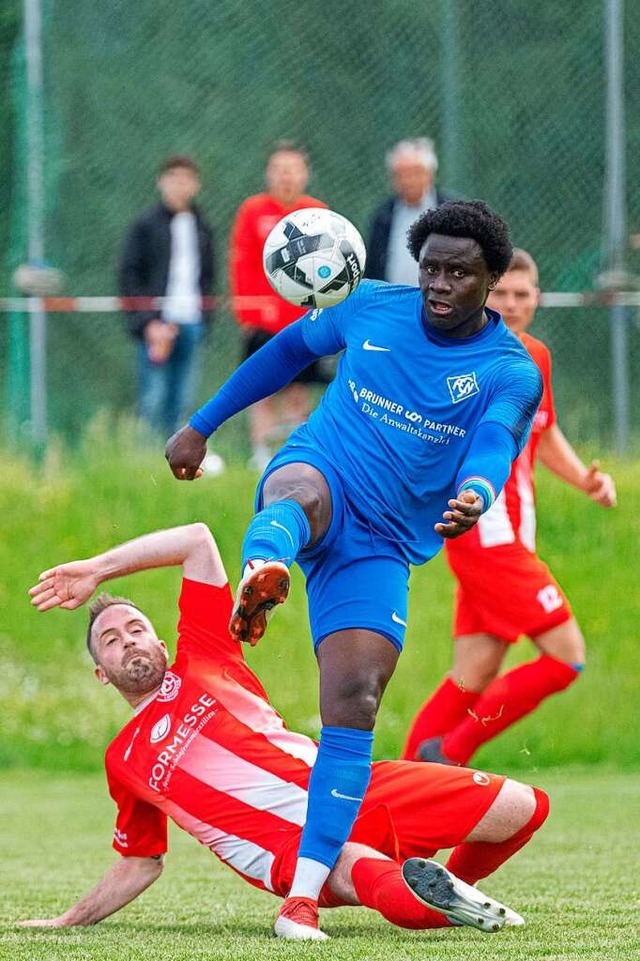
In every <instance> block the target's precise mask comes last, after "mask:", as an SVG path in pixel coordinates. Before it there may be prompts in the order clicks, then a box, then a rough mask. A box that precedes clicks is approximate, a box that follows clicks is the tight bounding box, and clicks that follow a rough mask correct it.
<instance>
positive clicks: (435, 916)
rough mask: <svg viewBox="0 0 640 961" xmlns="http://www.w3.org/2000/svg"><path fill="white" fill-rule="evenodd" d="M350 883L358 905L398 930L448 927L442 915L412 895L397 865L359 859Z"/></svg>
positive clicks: (370, 859)
mask: <svg viewBox="0 0 640 961" xmlns="http://www.w3.org/2000/svg"><path fill="white" fill-rule="evenodd" d="M351 880H352V881H353V886H354V888H355V891H356V895H357V898H358V900H359V901H360V903H361V904H364V905H365V907H367V908H373V909H374V911H379V912H380V914H381V915H382V917H383V918H386V919H387V921H390V922H391V924H395V925H397V926H398V927H399V928H415V929H418V930H419V929H424V928H448V927H450V922H449V921H448V920H447V918H445V916H444V914H440V913H439V912H438V911H432V910H431V908H427V907H425V905H424V904H421V903H420V901H418V899H417V898H416V897H415V896H414V895H413V894H412V893H411V891H410V890H409V888H408V887H407V885H406V884H405V882H404V881H403V879H402V873H401V871H400V865H399V864H397V862H396V861H387V860H384V861H383V860H381V859H380V858H360V859H359V860H358V861H356V863H355V864H354V865H353V867H352V869H351Z"/></svg>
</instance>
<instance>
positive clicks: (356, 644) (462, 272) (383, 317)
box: [167, 201, 542, 938]
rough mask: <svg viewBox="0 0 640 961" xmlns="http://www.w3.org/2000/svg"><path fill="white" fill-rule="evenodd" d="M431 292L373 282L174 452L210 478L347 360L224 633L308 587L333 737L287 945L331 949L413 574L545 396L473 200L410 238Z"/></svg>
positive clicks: (281, 493) (288, 915) (280, 488)
mask: <svg viewBox="0 0 640 961" xmlns="http://www.w3.org/2000/svg"><path fill="white" fill-rule="evenodd" d="M408 238H409V240H408V243H409V249H410V251H411V253H412V254H413V256H414V257H415V259H416V260H417V261H418V263H419V284H420V289H416V288H414V287H395V286H390V285H388V284H384V283H378V282H373V281H363V282H362V283H361V284H360V286H359V287H358V288H357V290H356V291H355V292H354V293H353V294H352V295H351V296H350V297H349V298H348V299H347V300H346V301H344V302H343V303H342V304H340V305H338V306H336V307H332V308H330V309H325V310H313V311H311V312H309V313H308V314H306V315H305V316H304V317H303V318H301V320H299V321H297V322H296V323H295V324H292V325H291V326H290V327H288V328H287V329H286V330H284V331H282V332H281V333H280V334H278V335H277V336H276V337H275V338H274V339H273V340H272V341H271V342H270V343H269V344H268V345H267V346H265V347H264V348H263V349H262V350H260V351H258V352H257V353H256V354H254V356H253V357H251V358H250V359H249V360H247V361H246V362H245V363H244V364H243V365H242V366H241V367H239V368H238V370H237V371H236V372H235V373H234V374H233V375H232V376H231V377H230V378H229V380H228V381H227V382H226V383H225V384H223V386H222V387H221V388H220V390H219V391H218V393H217V394H216V395H215V396H214V397H213V398H212V399H211V400H210V401H209V402H208V403H207V404H206V405H205V406H204V407H203V408H202V409H201V410H199V411H198V412H197V413H196V414H195V415H194V416H193V417H192V418H191V420H190V422H189V425H187V426H185V427H183V428H182V429H181V430H180V431H178V432H177V434H174V435H173V437H172V438H170V439H169V442H168V444H167V459H168V461H169V464H170V466H171V469H172V471H173V473H174V475H175V476H176V477H177V478H178V479H181V480H192V479H194V478H196V477H198V476H199V475H200V473H201V470H200V464H201V463H202V460H203V459H204V457H205V454H206V438H207V437H209V436H210V435H211V434H212V433H213V432H214V431H215V430H216V429H217V428H218V427H219V426H220V424H221V423H223V421H225V420H226V419H227V418H228V417H230V416H232V415H233V414H234V413H237V412H238V411H239V410H242V409H243V408H245V407H247V406H249V405H250V404H252V403H254V402H255V401H256V400H258V399H260V398H261V397H265V396H267V395H269V394H271V393H274V392H275V391H277V390H280V389H281V388H282V387H283V386H284V385H285V384H287V383H288V382H289V381H290V380H291V378H292V377H293V376H294V375H295V374H296V372H297V371H299V370H301V369H303V368H304V367H306V366H307V365H308V364H309V363H311V361H313V360H316V359H317V358H318V357H321V356H323V355H326V354H333V353H336V352H337V351H340V350H343V351H344V353H343V354H342V357H341V359H340V362H339V365H338V372H337V375H336V378H335V380H334V381H333V383H332V384H331V385H330V386H329V388H328V389H327V391H326V393H325V395H324V398H323V400H322V403H321V404H320V406H319V407H318V409H317V410H316V411H315V412H314V413H313V414H312V415H311V417H310V418H309V420H308V422H307V423H306V424H305V425H303V426H302V427H300V428H298V429H297V430H296V431H294V433H293V434H292V435H291V436H290V437H289V439H288V441H287V443H286V444H285V445H284V447H283V448H282V449H281V450H280V451H279V452H278V453H277V454H276V456H275V457H274V458H273V460H272V461H271V462H270V464H269V465H268V467H267V469H266V471H265V473H264V475H263V477H262V478H261V480H260V482H259V485H258V490H257V495H256V506H257V509H258V513H257V514H256V515H255V516H254V518H253V520H252V522H251V524H250V525H249V528H248V530H247V533H246V536H245V539H244V542H243V563H244V572H243V576H242V579H241V582H240V586H239V588H238V593H237V596H236V604H235V607H234V613H233V616H232V619H231V623H230V630H231V633H232V634H233V635H234V636H236V637H237V638H238V639H239V640H243V641H249V642H250V643H252V644H255V643H256V642H257V641H258V640H259V638H260V637H261V636H262V633H263V632H264V629H265V626H266V615H267V613H268V612H269V610H270V609H271V608H273V607H274V606H275V605H276V604H278V603H281V602H282V601H284V600H285V599H286V596H287V593H288V590H289V573H288V567H289V566H290V565H291V564H292V563H293V561H294V560H296V561H297V562H298V564H299V565H300V567H301V568H302V570H303V571H304V573H305V575H306V579H307V594H308V601H309V616H310V621H311V632H312V636H313V640H314V645H315V650H316V655H317V658H318V664H319V669H320V711H321V716H322V722H323V727H322V731H321V736H320V744H319V750H318V756H317V760H316V762H315V765H314V768H313V771H312V775H311V780H310V782H309V802H308V810H307V822H306V825H305V828H304V832H303V835H302V840H301V843H300V849H299V852H298V863H297V868H296V872H295V875H294V879H293V884H292V888H291V892H290V895H289V897H288V898H287V899H286V901H285V902H284V904H283V907H282V908H281V910H280V913H279V915H278V918H277V920H276V925H275V930H276V934H278V935H280V936H282V937H290V938H321V937H322V936H323V935H322V932H320V931H319V929H318V920H317V918H318V914H317V898H318V894H319V892H320V889H321V887H322V885H323V883H324V881H325V880H326V877H327V875H328V873H329V871H330V870H331V868H332V866H333V865H334V863H335V861H336V859H337V857H338V855H339V853H340V849H341V847H342V845H343V844H344V842H345V840H346V838H347V837H348V836H349V832H350V830H351V827H352V825H353V822H354V820H355V818H356V816H357V813H358V810H359V808H360V803H361V800H362V797H363V795H364V792H365V790H366V787H367V784H368V782H369V777H370V771H371V748H372V742H373V727H374V724H375V718H376V713H377V710H378V706H379V704H380V700H381V698H382V694H383V692H384V690H385V687H386V685H387V683H388V681H389V679H390V677H391V675H392V674H393V671H394V669H395V665H396V662H397V659H398V656H399V654H400V651H401V649H402V644H403V640H404V633H405V629H406V623H407V600H408V596H407V595H408V579H409V565H410V564H422V563H424V562H425V561H427V560H429V558H431V557H432V556H433V555H434V554H435V553H436V552H437V551H438V550H439V549H440V547H441V546H442V543H443V540H442V539H443V538H444V537H457V536H458V535H459V534H463V533H464V532H465V531H467V530H469V529H470V528H471V527H473V525H474V524H475V523H476V522H477V520H478V518H479V517H480V515H481V514H482V513H483V512H484V511H486V510H487V509H488V508H489V507H490V506H491V504H492V503H493V501H494V499H495V497H496V496H497V493H498V492H499V491H500V490H501V488H502V486H503V484H504V482H505V481H506V479H507V477H508V475H509V471H510V468H511V462H512V460H514V459H515V457H516V456H517V455H518V453H519V452H520V451H521V450H522V447H523V445H524V443H525V441H526V439H527V436H528V433H529V429H530V426H531V421H532V418H533V415H534V413H535V411H536V408H537V406H538V403H539V401H540V397H541V392H542V386H541V378H540V374H539V373H538V370H537V368H536V366H535V364H534V363H533V361H532V360H531V358H530V356H529V354H528V352H527V351H526V350H525V348H524V347H522V345H521V344H520V342H519V341H518V340H517V338H516V337H514V336H513V334H511V333H510V332H509V331H508V330H507V328H506V327H505V325H504V324H503V322H502V320H501V318H500V315H499V314H497V313H496V312H495V311H492V310H489V309H488V308H486V307H485V302H486V299H487V296H488V294H489V291H490V290H492V289H493V287H494V286H495V284H496V283H497V282H498V280H499V278H500V276H501V275H502V274H503V273H504V271H505V270H506V268H507V267H508V265H509V261H510V259H511V253H512V247H511V243H510V241H509V235H508V228H507V225H506V223H505V222H504V221H503V220H502V218H500V217H498V216H497V215H496V214H494V213H492V212H491V211H490V210H489V208H488V207H487V206H486V205H485V204H484V203H482V202H480V201H455V202H451V203H446V204H443V205H442V206H441V207H439V208H437V209H436V210H430V211H428V212H427V213H425V214H423V215H422V216H421V217H420V218H419V219H418V220H417V221H416V222H415V224H414V225H413V226H412V228H411V230H410V231H409V235H408Z"/></svg>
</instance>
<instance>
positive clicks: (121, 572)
mask: <svg viewBox="0 0 640 961" xmlns="http://www.w3.org/2000/svg"><path fill="white" fill-rule="evenodd" d="M173 566H179V567H182V571H183V574H184V576H185V577H188V578H190V579H191V580H194V581H201V582H202V583H205V584H213V585H215V586H217V587H222V586H223V585H224V584H226V582H227V576H226V573H225V569H224V565H223V563H222V558H221V557H220V553H219V551H218V547H217V544H216V542H215V540H214V538H213V535H212V533H211V531H210V530H209V528H208V527H207V526H206V524H187V525H185V526H183V527H171V528H169V529H168V530H165V531H154V532H153V533H152V534H144V535H143V536H142V537H136V538H135V539H134V540H132V541H127V542H126V543H125V544H120V545H119V546H118V547H114V548H112V549H111V550H109V551H105V552H104V553H103V554H96V556H95V557H89V558H86V559H85V560H80V561H71V562H69V563H68V564H60V565H59V566H57V567H51V568H49V570H47V571H43V572H42V574H40V577H39V579H38V583H37V584H35V585H34V586H33V587H32V588H31V590H30V591H29V594H30V596H31V603H32V604H33V606H34V607H37V608H38V610H39V611H48V610H51V608H53V607H62V608H64V609H65V610H70V611H72V610H75V608H77V607H80V605H81V604H84V603H85V601H87V600H89V598H90V597H91V595H92V594H93V593H94V591H95V590H96V589H97V587H98V586H99V585H100V584H102V583H103V582H104V581H108V580H111V579H112V578H114V577H124V576H125V575H126V574H133V573H135V572H136V571H145V570H150V569H151V568H154V567H173Z"/></svg>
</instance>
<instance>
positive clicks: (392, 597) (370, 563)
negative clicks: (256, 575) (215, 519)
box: [256, 445, 409, 651]
mask: <svg viewBox="0 0 640 961" xmlns="http://www.w3.org/2000/svg"><path fill="white" fill-rule="evenodd" d="M292 463H304V464H309V465H310V466H312V467H315V468H316V469H317V470H319V471H320V473H321V474H322V475H323V476H324V478H325V480H326V482H327V484H328V485H329V490H330V492H331V503H332V517H331V523H330V525H329V529H328V531H327V532H326V534H325V536H324V537H323V538H322V540H321V541H319V542H318V543H317V544H315V545H314V546H313V547H312V548H310V549H308V550H303V551H301V552H300V553H299V554H298V556H297V558H296V561H297V563H298V565H299V567H300V568H301V569H302V571H303V573H304V575H305V577H306V579H307V599H308V603H309V622H310V625H311V636H312V638H313V646H314V649H315V650H316V651H317V649H318V645H319V644H320V643H321V642H322V641H323V640H324V638H325V637H327V636H328V635H329V634H333V633H334V632H335V631H344V630H347V629H348V628H363V629H366V630H369V631H375V632H376V633H378V634H382V636H383V637H386V638H388V640H390V641H391V643H392V644H393V645H394V647H396V648H397V649H398V651H401V650H402V645H403V643H404V635H405V631H406V627H407V608H408V595H409V564H408V562H407V560H406V559H405V557H404V556H403V555H402V552H401V551H400V549H399V547H398V546H397V544H396V542H395V541H392V540H390V539H389V538H387V537H384V536H383V535H381V534H379V533H377V532H376V531H375V530H374V529H373V527H372V526H371V524H370V523H369V522H368V521H367V519H366V518H364V517H362V515H361V514H359V513H357V512H356V511H355V510H354V508H353V507H352V505H351V504H350V503H349V500H348V498H347V496H346V493H345V490H344V487H343V484H342V480H341V478H340V476H339V475H338V473H337V472H336V471H335V469H334V468H333V467H332V466H331V464H329V462H328V461H327V460H326V458H324V457H323V455H322V454H321V453H320V452H319V451H316V450H314V449H313V448H310V447H306V446H300V445H296V446H295V447H294V446H285V447H283V448H282V449H281V450H280V451H279V452H278V453H277V454H276V456H275V457H274V458H273V460H272V461H271V462H270V464H269V467H268V468H267V471H266V472H265V474H264V475H263V477H262V478H261V479H260V482H259V484H258V489H257V491H256V510H261V509H262V507H263V502H262V492H263V489H264V483H265V481H266V479H267V477H269V476H270V474H272V473H273V472H274V471H275V470H278V468H280V467H283V466H284V465H285V464H292Z"/></svg>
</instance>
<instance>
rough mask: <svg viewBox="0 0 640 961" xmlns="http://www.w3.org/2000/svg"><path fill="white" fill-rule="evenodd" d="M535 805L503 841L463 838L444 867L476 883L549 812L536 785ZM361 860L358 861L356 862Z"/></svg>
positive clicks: (522, 842) (530, 834)
mask: <svg viewBox="0 0 640 961" xmlns="http://www.w3.org/2000/svg"><path fill="white" fill-rule="evenodd" d="M533 790H534V793H535V796H536V809H535V811H534V812H533V815H532V817H531V818H530V819H529V821H527V823H526V824H525V825H524V827H522V828H520V830H519V831H517V832H516V834H514V835H513V837H510V838H507V840H506V841H499V842H498V843H496V844H492V843H490V842H489V841H464V842H463V843H462V844H459V845H458V846H457V847H455V848H454V849H453V851H452V852H451V856H450V858H449V860H448V861H447V867H448V868H449V870H450V871H452V872H453V874H455V875H456V877H458V878H460V879H461V880H462V881H466V882H467V883H468V884H475V883H476V881H479V880H480V879H481V878H486V877H487V876H488V875H489V874H493V872H494V871H497V870H498V868H499V867H500V865H501V864H504V862H505V861H506V860H507V859H508V858H510V857H511V856H512V855H513V854H515V853H516V851H519V850H520V848H522V847H524V846H525V844H527V842H528V841H530V840H531V838H532V837H533V835H534V833H535V832H536V831H537V830H538V828H539V827H541V826H542V825H543V824H544V822H545V820H546V817H547V815H548V813H549V798H548V797H547V795H546V794H545V793H544V791H541V790H540V789H539V788H537V787H534V789H533ZM358 863H360V862H358Z"/></svg>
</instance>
